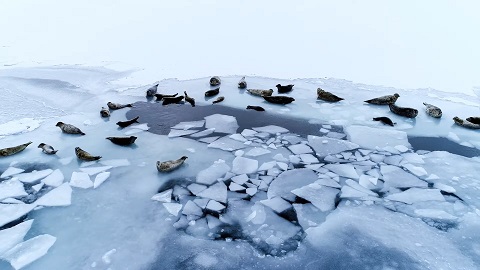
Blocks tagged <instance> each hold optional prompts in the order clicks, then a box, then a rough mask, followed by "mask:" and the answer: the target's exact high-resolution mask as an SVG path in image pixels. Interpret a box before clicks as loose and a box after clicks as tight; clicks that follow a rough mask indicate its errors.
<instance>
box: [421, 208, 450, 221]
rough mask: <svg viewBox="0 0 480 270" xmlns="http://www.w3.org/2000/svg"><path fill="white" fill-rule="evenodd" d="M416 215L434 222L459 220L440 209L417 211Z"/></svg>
mask: <svg viewBox="0 0 480 270" xmlns="http://www.w3.org/2000/svg"><path fill="white" fill-rule="evenodd" d="M414 213H415V215H417V216H419V217H421V218H429V219H434V220H443V221H455V220H457V219H458V218H457V217H456V216H454V215H451V214H449V213H447V212H445V211H443V210H440V209H415V211H414Z"/></svg>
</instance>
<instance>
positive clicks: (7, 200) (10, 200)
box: [2, 198, 25, 204]
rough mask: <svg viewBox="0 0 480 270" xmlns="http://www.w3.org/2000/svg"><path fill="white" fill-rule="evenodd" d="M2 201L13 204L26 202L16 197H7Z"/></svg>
mask: <svg viewBox="0 0 480 270" xmlns="http://www.w3.org/2000/svg"><path fill="white" fill-rule="evenodd" d="M2 203H12V204H25V203H24V202H22V201H20V200H17V199H14V198H7V199H5V200H3V201H2Z"/></svg>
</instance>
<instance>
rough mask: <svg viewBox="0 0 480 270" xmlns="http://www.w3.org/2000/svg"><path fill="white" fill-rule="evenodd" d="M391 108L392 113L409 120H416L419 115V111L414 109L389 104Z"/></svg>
mask: <svg viewBox="0 0 480 270" xmlns="http://www.w3.org/2000/svg"><path fill="white" fill-rule="evenodd" d="M388 106H389V107H390V111H391V112H393V113H394V114H396V115H400V116H403V117H408V118H415V117H417V115H418V110H417V109H413V108H407V107H399V106H397V105H395V104H388Z"/></svg>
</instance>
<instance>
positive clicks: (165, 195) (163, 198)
mask: <svg viewBox="0 0 480 270" xmlns="http://www.w3.org/2000/svg"><path fill="white" fill-rule="evenodd" d="M172 191H173V189H167V190H165V191H163V192H160V193H157V194H155V195H153V197H152V200H154V201H158V202H165V203H169V202H171V201H172Z"/></svg>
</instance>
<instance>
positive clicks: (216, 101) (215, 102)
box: [212, 96, 225, 104]
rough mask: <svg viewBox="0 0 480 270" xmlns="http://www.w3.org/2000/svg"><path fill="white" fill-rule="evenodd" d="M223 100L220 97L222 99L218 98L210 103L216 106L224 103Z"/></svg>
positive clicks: (223, 98)
mask: <svg viewBox="0 0 480 270" xmlns="http://www.w3.org/2000/svg"><path fill="white" fill-rule="evenodd" d="M224 100H225V97H223V96H222V97H218V98H217V99H216V100H214V101H213V102H212V104H217V103H220V102H222V101H224Z"/></svg>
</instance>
